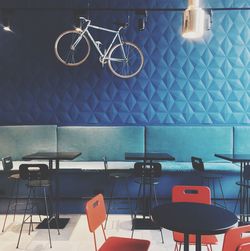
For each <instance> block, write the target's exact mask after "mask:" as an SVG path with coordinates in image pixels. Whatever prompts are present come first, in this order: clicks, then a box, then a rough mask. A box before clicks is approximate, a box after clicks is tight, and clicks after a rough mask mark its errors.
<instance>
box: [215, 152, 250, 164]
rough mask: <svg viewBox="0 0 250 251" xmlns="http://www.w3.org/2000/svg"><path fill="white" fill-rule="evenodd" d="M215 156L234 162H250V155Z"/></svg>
mask: <svg viewBox="0 0 250 251" xmlns="http://www.w3.org/2000/svg"><path fill="white" fill-rule="evenodd" d="M214 156H215V157H218V158H221V159H225V160H228V161H232V162H244V161H250V154H215V155H214Z"/></svg>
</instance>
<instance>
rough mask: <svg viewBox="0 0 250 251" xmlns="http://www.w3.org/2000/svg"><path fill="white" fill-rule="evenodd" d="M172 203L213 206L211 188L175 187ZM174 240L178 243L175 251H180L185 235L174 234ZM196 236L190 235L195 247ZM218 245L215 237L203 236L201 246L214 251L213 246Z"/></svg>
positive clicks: (191, 243)
mask: <svg viewBox="0 0 250 251" xmlns="http://www.w3.org/2000/svg"><path fill="white" fill-rule="evenodd" d="M172 202H192V203H203V204H211V193H210V189H209V187H206V186H174V187H173V189H172ZM173 238H174V241H175V242H176V244H175V249H174V251H180V250H181V246H182V244H183V242H184V234H183V233H179V232H173ZM195 243H196V238H195V235H189V244H190V245H195ZM217 243H218V240H217V238H216V236H215V235H202V236H201V244H202V245H203V246H206V247H207V250H208V251H212V245H215V244H217Z"/></svg>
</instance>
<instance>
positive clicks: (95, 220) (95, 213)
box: [86, 194, 150, 251]
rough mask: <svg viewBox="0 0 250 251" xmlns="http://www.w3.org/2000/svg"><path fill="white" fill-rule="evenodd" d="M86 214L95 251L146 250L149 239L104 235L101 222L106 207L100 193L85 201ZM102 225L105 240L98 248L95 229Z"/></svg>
mask: <svg viewBox="0 0 250 251" xmlns="http://www.w3.org/2000/svg"><path fill="white" fill-rule="evenodd" d="M86 215H87V219H88V226H89V231H90V232H92V233H93V235H94V244H95V251H117V250H119V251H147V250H148V248H149V245H150V241H147V240H138V239H131V238H123V237H109V238H107V237H106V234H105V230H104V227H103V223H104V222H105V220H106V217H107V214H106V208H105V204H104V198H103V195H102V194H98V195H96V196H95V197H94V198H92V199H91V200H89V201H88V202H87V203H86ZM100 226H101V227H102V232H103V235H104V239H105V242H104V243H103V244H102V246H101V247H100V248H99V249H98V248H97V242H96V234H95V230H96V229H97V228H98V227H100Z"/></svg>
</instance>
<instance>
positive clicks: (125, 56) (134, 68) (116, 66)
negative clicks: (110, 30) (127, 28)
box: [109, 42, 144, 78]
mask: <svg viewBox="0 0 250 251" xmlns="http://www.w3.org/2000/svg"><path fill="white" fill-rule="evenodd" d="M143 61H144V60H143V55H142V52H141V51H140V49H139V48H138V47H137V46H136V45H135V44H133V43H131V42H123V44H118V45H116V46H114V47H113V48H112V49H111V51H110V55H109V67H110V70H111V71H112V72H113V73H114V74H115V75H117V76H118V77H122V78H130V77H132V76H135V75H136V74H137V73H138V72H139V71H140V70H141V68H142V66H143Z"/></svg>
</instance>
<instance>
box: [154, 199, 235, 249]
mask: <svg viewBox="0 0 250 251" xmlns="http://www.w3.org/2000/svg"><path fill="white" fill-rule="evenodd" d="M152 218H153V220H154V221H155V222H156V223H157V224H158V225H160V226H161V227H163V228H166V229H169V230H172V231H177V232H180V233H183V234H184V251H188V250H189V234H195V235H196V251H201V235H214V234H222V233H225V232H226V231H227V230H228V229H230V228H232V227H234V226H235V225H237V222H238V218H237V216H236V215H235V214H233V213H232V212H230V211H228V210H226V209H224V208H221V207H216V206H214V205H207V204H200V203H184V202H179V203H168V204H164V205H161V206H158V207H156V208H154V209H153V211H152Z"/></svg>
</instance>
